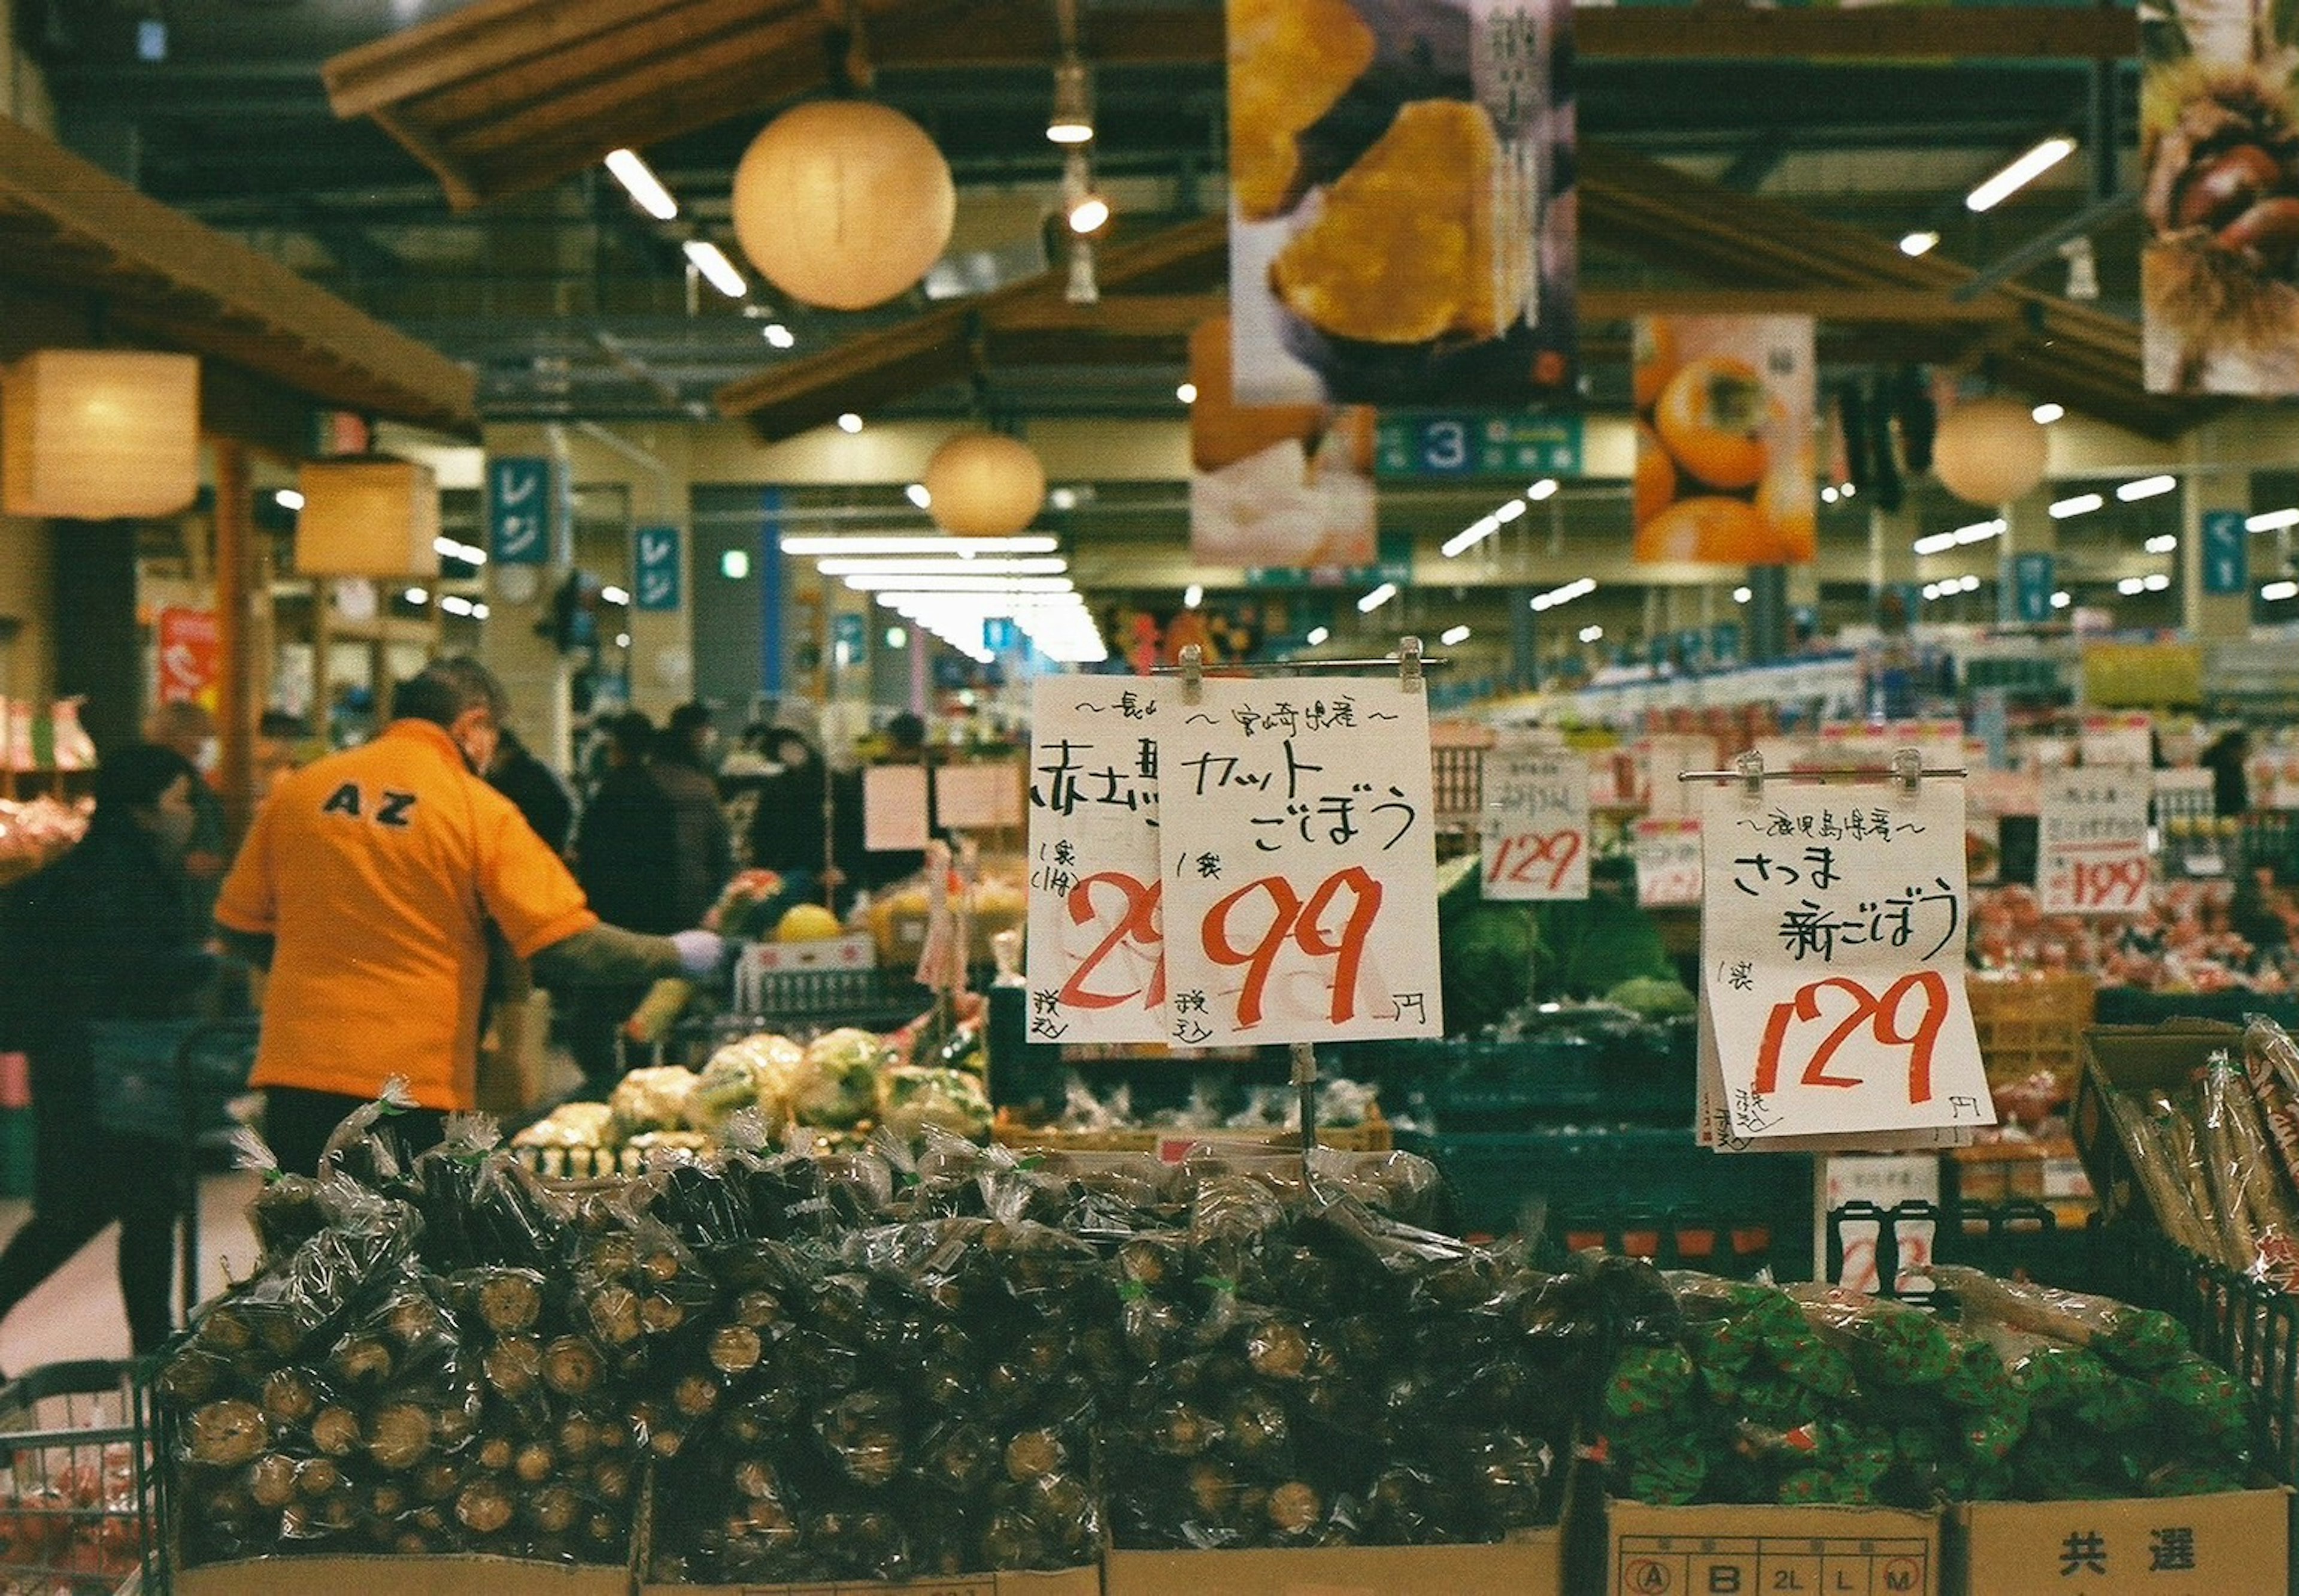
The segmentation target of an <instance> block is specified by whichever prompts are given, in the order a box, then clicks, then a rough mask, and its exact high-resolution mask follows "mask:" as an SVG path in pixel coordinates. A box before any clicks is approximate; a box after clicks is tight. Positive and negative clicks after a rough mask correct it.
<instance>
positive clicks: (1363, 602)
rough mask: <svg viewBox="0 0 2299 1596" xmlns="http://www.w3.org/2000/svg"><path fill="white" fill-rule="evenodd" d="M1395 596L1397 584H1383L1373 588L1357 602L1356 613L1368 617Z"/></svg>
mask: <svg viewBox="0 0 2299 1596" xmlns="http://www.w3.org/2000/svg"><path fill="white" fill-rule="evenodd" d="M1396 596H1397V584H1396V583H1394V582H1383V583H1382V585H1381V586H1378V587H1376V588H1374V590H1373V591H1372V592H1371V593H1368V594H1365V597H1363V598H1361V599H1359V600H1358V601H1357V613H1358V614H1360V615H1370V614H1372V613H1373V612H1374V611H1376V610H1378V609H1380V608H1381V607H1382V605H1383V604H1385V603H1389V601H1390V600H1391V599H1393V598H1395V597H1396Z"/></svg>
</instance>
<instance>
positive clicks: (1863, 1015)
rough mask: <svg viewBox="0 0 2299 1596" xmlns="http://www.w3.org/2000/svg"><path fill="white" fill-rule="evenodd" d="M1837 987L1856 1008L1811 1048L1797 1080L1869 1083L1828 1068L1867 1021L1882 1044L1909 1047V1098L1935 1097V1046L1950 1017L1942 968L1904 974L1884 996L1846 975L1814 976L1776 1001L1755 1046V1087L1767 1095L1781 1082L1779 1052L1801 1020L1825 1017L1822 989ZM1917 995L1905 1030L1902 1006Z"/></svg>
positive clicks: (1815, 1083)
mask: <svg viewBox="0 0 2299 1596" xmlns="http://www.w3.org/2000/svg"><path fill="white" fill-rule="evenodd" d="M1831 991H1832V992H1839V993H1843V994H1844V995H1845V996H1847V997H1848V998H1850V999H1851V1000H1852V1010H1851V1012H1850V1013H1848V1014H1847V1015H1846V1016H1845V1017H1844V1018H1842V1019H1840V1020H1838V1022H1837V1025H1836V1028H1835V1029H1834V1030H1832V1031H1830V1032H1829V1033H1828V1035H1825V1036H1823V1037H1822V1038H1821V1040H1820V1043H1819V1045H1817V1046H1816V1047H1814V1048H1813V1050H1812V1052H1811V1055H1810V1057H1809V1058H1808V1059H1807V1060H1806V1061H1805V1067H1804V1075H1803V1077H1802V1079H1801V1080H1800V1082H1799V1083H1798V1084H1799V1085H1806V1086H1861V1085H1866V1084H1867V1083H1866V1082H1865V1081H1863V1079H1862V1078H1861V1077H1859V1076H1836V1075H1830V1074H1829V1073H1828V1067H1829V1065H1830V1063H1831V1062H1832V1061H1833V1060H1835V1058H1836V1054H1837V1050H1838V1049H1839V1048H1841V1047H1842V1046H1843V1045H1844V1044H1845V1043H1847V1042H1849V1041H1850V1040H1851V1039H1852V1038H1853V1037H1854V1036H1855V1035H1858V1034H1859V1031H1860V1028H1861V1027H1863V1026H1866V1027H1871V1028H1872V1034H1873V1035H1874V1036H1875V1038H1876V1043H1877V1045H1878V1046H1880V1047H1905V1048H1906V1049H1907V1050H1908V1101H1910V1102H1911V1103H1919V1102H1930V1101H1931V1097H1932V1049H1933V1048H1934V1047H1935V1046H1936V1045H1938V1042H1939V1034H1940V1027H1943V1026H1945V1025H1946V1023H1947V1010H1948V996H1947V981H1946V977H1943V976H1942V975H1941V974H1940V973H1939V972H1938V970H1931V969H1925V970H1916V971H1913V972H1912V973H1910V974H1908V975H1905V976H1902V977H1900V978H1899V979H1898V980H1897V981H1895V982H1894V983H1893V984H1892V985H1890V986H1889V987H1888V988H1886V989H1885V991H1884V993H1883V994H1882V995H1881V996H1879V995H1877V994H1876V993H1872V992H1870V991H1869V990H1868V989H1867V988H1866V987H1865V986H1863V985H1861V984H1860V983H1859V982H1857V981H1855V980H1853V979H1852V978H1851V977H1848V976H1830V977H1829V978H1828V979H1826V980H1824V981H1814V982H1813V983H1812V985H1809V986H1806V987H1805V988H1804V989H1803V990H1802V991H1800V992H1798V993H1797V994H1796V996H1794V997H1793V998H1790V999H1789V1001H1788V1002H1785V1003H1775V1004H1773V1005H1772V1018H1770V1019H1768V1020H1767V1021H1766V1022H1765V1025H1764V1044H1763V1045H1762V1046H1761V1047H1759V1048H1758V1049H1757V1050H1756V1091H1757V1093H1759V1094H1764V1095H1768V1094H1770V1093H1772V1092H1774V1091H1776V1090H1778V1089H1779V1087H1780V1061H1781V1055H1782V1053H1783V1052H1785V1051H1786V1050H1787V1047H1788V1041H1789V1027H1791V1026H1794V1025H1797V1024H1806V1025H1808V1024H1811V1023H1812V1022H1813V1021H1815V1020H1818V1019H1819V1018H1821V994H1822V993H1827V992H1831ZM1911 997H1913V998H1914V999H1916V1000H1917V1002H1916V1010H1915V1020H1914V1023H1913V1025H1911V1026H1909V1027H1907V1028H1906V1029H1905V1030H1903V1028H1902V1027H1901V1023H1900V1022H1901V1012H1902V1010H1904V1009H1905V1008H1906V1007H1907V1006H1908V1000H1909V999H1910V998H1911Z"/></svg>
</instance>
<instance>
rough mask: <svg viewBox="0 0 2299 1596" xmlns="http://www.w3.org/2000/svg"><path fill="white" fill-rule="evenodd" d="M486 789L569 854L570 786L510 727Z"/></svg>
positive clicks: (497, 751) (504, 730)
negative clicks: (501, 797)
mask: <svg viewBox="0 0 2299 1596" xmlns="http://www.w3.org/2000/svg"><path fill="white" fill-rule="evenodd" d="M487 785H488V786H491V787H493V788H494V790H495V791H496V792H498V793H501V794H502V795H503V796H504V797H506V798H508V799H510V801H511V804H512V806H513V807H514V808H516V809H517V810H519V813H520V814H522V815H525V816H526V817H527V824H528V825H529V826H532V827H535V835H537V836H539V837H541V838H542V839H543V840H544V844H547V845H548V846H549V847H550V849H551V851H552V852H553V853H564V852H567V844H568V842H569V834H570V833H571V832H572V831H573V830H574V827H575V800H574V799H572V798H570V797H569V796H568V794H567V784H566V783H565V782H563V781H561V780H560V779H559V772H557V771H556V770H553V769H552V768H551V767H550V766H548V765H546V764H544V762H543V761H541V760H539V759H537V758H535V755H534V754H533V753H532V752H528V749H527V744H525V743H523V742H521V741H520V740H519V734H518V733H517V732H515V731H513V730H512V729H511V728H510V727H508V726H506V727H503V728H502V741H501V742H500V744H498V745H497V746H496V748H495V758H494V763H493V764H491V765H489V766H488V767H487ZM693 923H694V922H693V920H688V921H686V922H685V924H687V925H690V926H691V925H693Z"/></svg>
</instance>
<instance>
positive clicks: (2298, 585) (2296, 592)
mask: <svg viewBox="0 0 2299 1596" xmlns="http://www.w3.org/2000/svg"><path fill="white" fill-rule="evenodd" d="M2259 596H2260V597H2262V598H2263V599H2265V600H2266V601H2267V602H2268V603H2270V604H2276V603H2282V602H2283V601H2284V600H2285V599H2287V598H2299V582H2270V583H2269V584H2268V585H2267V586H2264V587H2262V588H2261V589H2260V590H2259Z"/></svg>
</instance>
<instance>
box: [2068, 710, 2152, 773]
mask: <svg viewBox="0 0 2299 1596" xmlns="http://www.w3.org/2000/svg"><path fill="white" fill-rule="evenodd" d="M2154 732H2155V720H2154V717H2153V716H2151V715H2147V714H2145V713H2139V712H2135V713H2132V714H2129V715H2086V716H2085V717H2084V718H2083V724H2082V726H2081V727H2079V729H2078V731H2077V734H2076V751H2077V754H2078V756H2079V758H2080V759H2081V760H2082V761H2083V765H2084V768H2085V769H2087V770H2088V769H2102V768H2106V769H2113V768H2117V767H2121V768H2124V769H2138V770H2145V769H2148V768H2149V767H2150V766H2152V765H2154V762H2155V737H2154Z"/></svg>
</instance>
